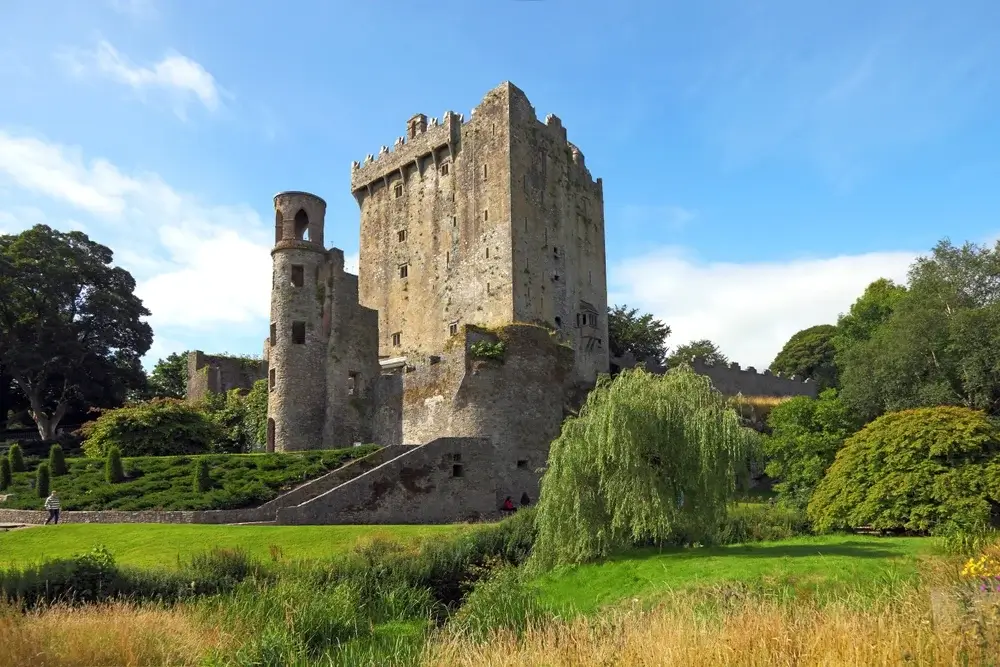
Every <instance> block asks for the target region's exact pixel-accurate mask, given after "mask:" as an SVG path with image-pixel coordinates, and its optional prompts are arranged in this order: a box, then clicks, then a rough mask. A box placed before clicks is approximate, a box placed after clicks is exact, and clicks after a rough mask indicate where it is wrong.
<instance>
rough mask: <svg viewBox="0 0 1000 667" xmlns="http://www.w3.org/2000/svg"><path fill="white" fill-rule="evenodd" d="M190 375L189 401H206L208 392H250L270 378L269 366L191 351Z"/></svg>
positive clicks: (189, 357)
mask: <svg viewBox="0 0 1000 667" xmlns="http://www.w3.org/2000/svg"><path fill="white" fill-rule="evenodd" d="M187 375H188V377H187V400H189V401H192V402H194V401H199V400H201V399H202V398H204V397H205V395H206V394H207V393H208V392H212V393H215V394H224V393H226V392H228V391H230V390H232V389H243V390H245V391H250V390H251V389H253V385H254V382H256V381H257V380H263V379H264V378H266V377H267V363H266V362H264V361H259V360H252V359H247V358H244V357H227V356H222V355H211V354H205V353H204V352H202V351H201V350H194V351H192V352H188V368H187Z"/></svg>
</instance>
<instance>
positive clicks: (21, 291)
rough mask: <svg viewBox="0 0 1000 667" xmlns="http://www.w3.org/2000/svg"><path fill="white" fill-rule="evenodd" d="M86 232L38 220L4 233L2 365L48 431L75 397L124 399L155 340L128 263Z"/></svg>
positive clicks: (0, 250)
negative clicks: (122, 262) (13, 232)
mask: <svg viewBox="0 0 1000 667" xmlns="http://www.w3.org/2000/svg"><path fill="white" fill-rule="evenodd" d="M112 258H113V254H112V252H111V250H110V249H109V248H107V247H105V246H103V245H100V244H98V243H96V242H94V241H91V240H90V239H89V238H88V237H87V235H86V234H84V233H82V232H59V231H56V230H54V229H52V228H50V227H48V226H46V225H36V226H35V227H32V228H31V229H29V230H26V231H24V232H21V233H20V234H16V235H0V365H2V366H3V368H4V369H5V372H6V373H9V374H10V376H11V377H12V378H13V380H14V382H15V384H16V385H17V387H18V388H19V389H20V390H21V392H23V394H24V396H25V398H26V399H27V401H28V404H29V406H30V410H31V417H32V419H33V420H34V421H35V424H36V426H37V427H38V432H39V434H40V435H41V436H42V438H44V439H51V438H52V437H53V436H54V435H55V430H56V427H57V426H58V425H59V423H60V421H61V420H62V418H63V417H64V416H65V415H66V413H67V411H69V410H70V409H71V407H72V406H73V404H74V402H83V403H91V404H92V403H99V402H106V401H107V400H108V395H109V393H111V394H114V396H116V397H120V399H122V400H123V398H124V395H125V392H126V391H128V390H129V389H131V388H134V387H138V386H141V385H142V383H143V381H144V374H143V373H142V367H141V365H140V359H141V358H142V356H143V355H144V354H145V353H146V352H147V351H148V350H149V347H150V345H151V344H152V341H153V332H152V329H151V328H150V326H149V325H148V324H147V323H146V322H144V321H142V318H143V317H146V316H148V315H149V314H150V313H149V311H148V310H147V309H146V308H145V307H144V306H143V305H142V301H141V300H140V299H139V298H138V297H137V296H136V295H135V293H134V292H135V280H134V279H133V277H132V275H131V274H129V272H128V271H126V270H125V269H122V268H120V267H115V266H112V264H111V263H112Z"/></svg>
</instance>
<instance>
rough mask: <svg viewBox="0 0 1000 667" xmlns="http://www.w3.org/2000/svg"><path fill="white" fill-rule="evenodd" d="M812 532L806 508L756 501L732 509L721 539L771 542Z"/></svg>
mask: <svg viewBox="0 0 1000 667" xmlns="http://www.w3.org/2000/svg"><path fill="white" fill-rule="evenodd" d="M810 533H812V524H811V523H810V521H809V517H807V516H806V513H805V511H803V510H801V509H797V508H791V507H782V506H779V505H769V504H768V505H765V504H760V503H755V504H750V505H741V506H737V507H734V508H732V509H730V510H729V516H727V517H726V521H725V523H724V524H723V526H722V530H721V531H719V542H720V543H721V544H745V543H747V542H772V541H774V540H787V539H788V538H791V537H796V536H799V535H808V534H810Z"/></svg>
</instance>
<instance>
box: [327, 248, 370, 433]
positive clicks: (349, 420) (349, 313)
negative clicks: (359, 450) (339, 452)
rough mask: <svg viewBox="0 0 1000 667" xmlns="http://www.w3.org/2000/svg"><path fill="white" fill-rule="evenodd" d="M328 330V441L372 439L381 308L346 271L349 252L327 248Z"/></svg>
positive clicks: (356, 278) (353, 276) (355, 277)
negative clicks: (368, 304) (362, 295)
mask: <svg viewBox="0 0 1000 667" xmlns="http://www.w3.org/2000/svg"><path fill="white" fill-rule="evenodd" d="M323 296H324V297H325V300H326V306H325V308H324V320H323V327H324V331H325V332H326V334H327V335H328V348H327V355H326V392H327V399H326V400H327V404H326V421H325V423H324V427H323V447H324V448H326V449H336V448H339V447H349V446H351V445H352V444H354V443H356V442H364V443H367V442H371V437H372V435H371V419H372V415H371V413H372V407H373V395H374V388H375V384H376V382H377V381H378V378H379V375H380V369H379V364H378V313H376V312H375V311H373V310H371V309H369V308H365V307H363V306H360V305H358V277H357V276H355V275H353V274H350V273H345V272H344V252H343V251H342V250H340V249H339V248H333V249H331V250H330V251H329V252H328V253H327V263H326V284H325V286H324V287H323Z"/></svg>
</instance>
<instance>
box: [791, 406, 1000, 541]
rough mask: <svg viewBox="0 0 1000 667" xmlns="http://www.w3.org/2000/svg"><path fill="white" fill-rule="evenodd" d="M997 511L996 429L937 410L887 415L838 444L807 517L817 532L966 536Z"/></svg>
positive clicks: (980, 416) (968, 414) (999, 437)
mask: <svg viewBox="0 0 1000 667" xmlns="http://www.w3.org/2000/svg"><path fill="white" fill-rule="evenodd" d="M994 507H996V508H1000V425H998V424H997V422H996V421H994V420H993V419H991V418H990V417H988V416H987V415H986V414H985V413H983V412H980V411H977V410H970V409H968V408H962V407H950V406H941V407H933V408H918V409H914V410H902V411H900V412H890V413H888V414H885V415H883V416H881V417H879V418H878V419H876V420H875V421H873V422H871V423H870V424H868V425H867V426H865V427H864V428H863V429H861V430H860V431H858V432H857V433H855V434H854V435H852V436H851V437H850V438H848V439H847V440H846V441H845V442H844V447H843V448H842V449H841V450H840V451H839V452H838V453H837V456H836V459H835V460H834V462H833V464H832V465H831V466H830V468H829V469H828V470H827V473H826V476H825V477H824V478H823V480H822V481H821V482H820V483H819V485H818V486H817V487H816V491H815V493H814V494H813V496H812V499H811V500H810V502H809V507H808V513H809V516H810V518H811V519H812V520H813V522H814V525H815V527H816V528H817V529H818V530H822V531H830V530H842V529H848V528H859V527H865V526H867V527H871V528H875V529H877V530H885V531H911V532H921V533H923V532H929V531H932V530H934V529H935V528H938V527H941V526H943V525H944V524H947V523H951V524H953V525H961V526H965V527H968V528H973V527H975V526H979V525H983V524H984V523H987V522H990V521H991V519H993V518H994V517H993V512H994V510H993V508H994Z"/></svg>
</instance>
